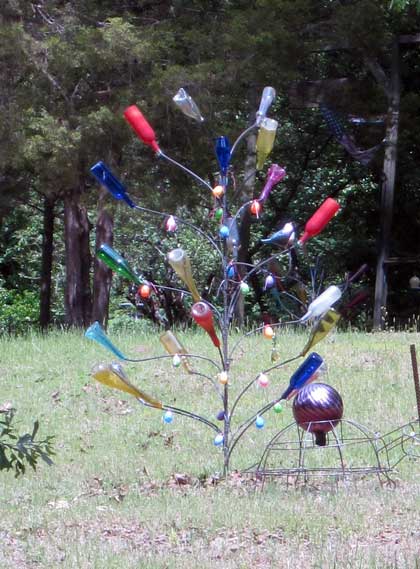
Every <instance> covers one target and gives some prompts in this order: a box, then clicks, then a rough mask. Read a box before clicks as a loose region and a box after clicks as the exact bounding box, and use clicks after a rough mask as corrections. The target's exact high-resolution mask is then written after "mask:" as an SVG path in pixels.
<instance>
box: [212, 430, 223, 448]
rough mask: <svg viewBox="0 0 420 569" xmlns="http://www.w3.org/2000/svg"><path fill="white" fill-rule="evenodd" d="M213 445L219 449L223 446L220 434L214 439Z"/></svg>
mask: <svg viewBox="0 0 420 569" xmlns="http://www.w3.org/2000/svg"><path fill="white" fill-rule="evenodd" d="M213 444H214V446H216V447H220V446H221V445H222V444H223V435H222V434H221V433H219V434H218V435H216V436H215V437H214V441H213Z"/></svg>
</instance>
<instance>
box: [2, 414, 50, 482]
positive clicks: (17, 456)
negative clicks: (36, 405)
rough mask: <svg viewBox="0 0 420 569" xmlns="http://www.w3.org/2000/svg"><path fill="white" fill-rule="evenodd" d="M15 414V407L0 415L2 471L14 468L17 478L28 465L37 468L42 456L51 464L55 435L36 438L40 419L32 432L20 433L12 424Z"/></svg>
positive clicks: (23, 472)
mask: <svg viewBox="0 0 420 569" xmlns="http://www.w3.org/2000/svg"><path fill="white" fill-rule="evenodd" d="M14 415H15V409H13V408H11V409H7V410H6V411H3V412H2V415H0V471H1V470H14V472H15V477H16V478H17V477H18V476H20V475H22V474H25V472H26V467H27V465H29V466H31V467H32V468H33V469H34V470H36V467H37V465H38V460H39V459H40V458H41V459H42V460H43V461H44V462H46V463H47V464H48V465H49V466H51V465H52V464H53V462H52V460H51V458H50V456H52V455H54V454H55V453H54V450H53V445H52V440H53V438H54V437H52V436H48V437H46V438H45V439H43V440H38V441H36V440H35V437H36V435H37V432H38V429H39V423H38V421H35V422H34V425H33V429H32V433H25V434H24V435H19V434H18V432H17V430H16V426H15V425H12V422H13V419H14Z"/></svg>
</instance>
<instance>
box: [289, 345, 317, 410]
mask: <svg viewBox="0 0 420 569" xmlns="http://www.w3.org/2000/svg"><path fill="white" fill-rule="evenodd" d="M323 363H324V360H323V359H322V358H321V356H320V355H319V354H317V353H316V352H312V353H311V354H309V356H308V357H307V358H306V360H305V361H304V362H303V363H302V364H301V365H300V366H299V367H298V368H297V370H296V371H295V373H294V374H293V375H292V377H291V378H290V382H289V387H288V388H287V389H286V391H285V392H284V393H283V395H282V396H281V397H280V399H287V398H288V397H289V395H290V394H291V393H292V392H293V391H294V390H295V389H301V388H302V387H303V386H304V385H305V384H306V383H307V382H308V381H309V380H310V379H311V377H312V376H313V375H314V373H316V372H317V371H318V370H319V368H320V367H321V366H322V364H323Z"/></svg>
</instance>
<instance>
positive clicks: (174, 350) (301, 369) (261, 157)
mask: <svg viewBox="0 0 420 569" xmlns="http://www.w3.org/2000/svg"><path fill="white" fill-rule="evenodd" d="M274 99H275V90H274V89H273V88H272V87H265V88H264V90H263V93H262V97H261V102H260V105H259V109H258V111H257V113H256V117H255V121H254V123H253V124H252V125H251V126H250V127H249V128H247V129H246V130H245V131H244V132H242V133H241V134H240V136H239V137H238V138H237V140H236V142H235V143H234V144H233V145H232V146H231V145H230V142H229V140H228V138H227V137H226V136H220V137H218V138H217V139H216V143H215V155H216V159H217V163H218V166H219V178H218V183H217V184H216V186H215V187H212V186H211V185H210V183H209V182H207V181H206V180H204V179H203V178H201V177H200V176H199V175H198V174H196V173H195V172H193V171H191V170H190V169H189V168H187V167H186V166H184V165H183V164H180V163H179V162H177V161H175V160H173V159H172V158H171V157H169V156H168V155H167V154H165V153H164V151H163V150H162V149H161V148H160V146H159V144H158V142H157V137H156V134H155V132H154V130H153V128H152V127H151V126H150V124H149V123H148V121H147V119H146V118H145V117H144V115H143V114H142V112H141V111H140V109H138V108H137V107H136V106H135V105H132V106H130V107H128V108H127V109H126V110H125V112H124V117H125V119H126V120H127V122H128V124H129V125H130V126H131V127H132V129H133V130H134V132H135V133H136V134H137V136H138V137H139V138H140V139H141V140H142V141H143V143H144V144H146V145H147V146H149V147H150V148H151V150H152V151H153V152H154V154H155V156H156V157H157V158H159V159H164V160H166V161H168V162H170V163H171V164H172V165H173V166H175V167H177V168H181V169H182V170H183V171H184V172H185V173H186V174H188V175H189V176H192V177H193V178H194V179H195V181H196V182H198V183H199V184H201V185H202V186H203V187H204V188H206V191H208V192H210V193H211V195H212V196H213V198H214V200H215V202H216V208H215V219H216V220H217V221H219V223H220V226H219V228H218V232H217V234H216V235H211V234H209V233H206V232H205V231H203V230H202V229H201V228H200V227H197V226H195V225H194V224H192V223H191V222H189V221H187V220H185V219H182V218H179V217H177V216H176V215H173V214H171V213H166V212H158V211H154V210H151V209H148V208H146V207H143V206H140V205H137V204H135V203H134V201H133V200H132V199H131V198H130V196H129V195H128V192H127V190H126V188H125V187H124V185H123V184H122V183H121V182H120V181H119V179H118V177H117V176H116V175H115V174H113V173H112V172H111V171H110V169H109V168H108V167H107V166H106V165H105V164H104V163H103V162H98V163H97V164H95V165H94V166H93V167H92V168H91V173H92V174H93V176H95V178H96V179H97V181H98V182H99V183H100V184H101V185H102V186H104V187H105V188H106V189H107V190H108V191H109V192H110V193H111V194H112V195H113V196H114V198H116V199H117V200H121V201H122V202H125V203H126V205H127V206H129V207H130V208H132V209H134V210H135V211H138V212H139V213H146V214H152V215H155V216H158V217H159V216H160V217H163V218H164V219H165V227H166V230H167V231H175V230H176V229H177V227H178V225H184V226H187V227H189V228H190V229H192V230H193V231H195V232H196V233H197V235H198V236H200V238H202V239H204V240H206V241H207V243H208V244H209V245H210V246H211V247H212V248H214V250H215V251H216V252H217V255H218V257H219V259H220V286H219V287H218V291H217V294H216V296H215V298H214V299H208V298H207V297H206V298H205V299H203V298H202V297H201V295H200V292H199V290H198V287H197V285H196V282H195V279H194V275H193V271H192V268H191V263H190V257H189V252H188V251H186V250H184V249H182V248H176V249H173V250H171V251H168V252H167V261H168V263H169V265H170V266H171V267H172V268H173V270H174V272H175V273H176V275H177V277H178V278H179V280H180V281H181V282H182V283H183V288H182V289H175V290H178V291H179V290H182V291H183V292H184V293H186V294H189V295H190V296H191V298H192V307H191V318H192V320H194V321H195V322H196V323H197V325H198V326H200V327H201V328H203V330H205V331H206V333H207V334H208V336H209V341H211V342H212V344H213V345H214V347H215V348H216V349H217V351H218V354H219V356H218V361H216V360H214V359H213V358H211V357H208V356H206V355H202V354H193V353H189V352H188V351H187V350H186V349H185V348H184V347H183V346H182V344H181V343H180V342H179V340H178V338H177V337H176V335H175V334H174V333H173V331H171V330H166V331H165V332H164V333H163V334H162V335H161V336H160V341H161V343H162V345H163V347H164V348H165V350H166V352H167V354H165V355H162V356H158V357H157V358H153V359H160V358H172V363H173V365H174V367H178V366H183V368H184V370H185V371H186V372H187V373H188V374H191V375H198V376H200V377H205V378H207V379H208V380H210V381H211V382H212V384H213V387H214V389H215V395H216V396H217V397H219V398H220V399H221V403H222V405H221V406H222V410H220V411H219V412H218V413H217V419H218V421H217V422H216V421H214V420H212V419H210V418H208V417H204V416H203V415H200V414H196V413H193V412H191V411H188V410H185V409H181V408H178V407H174V406H172V405H168V404H165V403H164V402H162V401H160V400H159V399H158V398H156V397H155V396H152V395H149V394H147V393H145V392H144V391H143V390H142V389H140V388H138V387H136V386H134V385H133V384H132V383H130V381H129V380H128V378H127V376H126V374H125V371H124V370H123V368H122V367H121V365H120V364H119V363H115V362H114V363H111V364H109V365H107V364H100V365H98V366H96V367H95V368H94V370H93V377H94V378H95V379H96V380H98V381H100V382H102V383H104V384H105V385H108V386H109V387H112V388H114V389H119V390H121V391H124V392H126V393H129V394H130V395H132V396H134V397H136V399H138V400H139V401H140V402H141V403H142V404H144V405H146V406H149V407H153V408H155V409H157V410H160V412H162V413H163V420H164V421H165V422H166V423H171V422H172V420H173V417H174V414H180V415H184V416H187V417H189V418H191V419H193V420H197V421H200V422H201V423H203V424H205V425H206V426H207V427H209V428H210V429H212V430H213V432H214V434H213V436H214V438H213V442H214V444H215V445H216V446H220V447H222V448H223V470H224V473H225V474H226V473H227V472H228V471H229V467H230V461H231V457H232V453H233V450H234V449H235V447H236V446H237V444H238V442H239V441H240V440H241V438H242V436H243V435H244V433H245V432H246V431H247V430H248V429H249V428H250V427H251V426H253V425H254V426H255V427H256V428H257V429H261V428H263V427H264V421H265V420H264V415H265V413H267V411H268V410H270V409H271V408H274V411H275V412H280V411H281V401H282V400H284V399H289V398H290V397H292V396H293V395H295V394H296V393H297V392H298V391H299V390H300V389H301V388H302V387H304V386H305V385H307V384H308V383H309V382H311V381H312V380H313V379H314V378H316V377H317V374H318V372H319V371H320V369H321V367H322V365H323V360H322V358H321V357H320V356H319V355H318V354H316V353H315V352H312V353H309V352H310V350H311V349H312V348H313V347H314V346H315V345H316V344H317V343H318V342H319V341H320V340H322V339H323V338H324V337H325V336H326V335H327V334H328V333H329V332H330V330H331V329H332V328H333V327H334V326H335V325H336V324H337V322H338V320H339V318H340V314H339V312H337V311H336V310H335V309H334V308H333V304H335V303H337V302H338V301H339V300H340V298H341V296H342V293H343V292H344V290H345V289H346V288H347V286H348V284H349V283H350V282H351V280H352V279H353V278H354V277H355V276H356V275H354V276H353V277H350V278H348V279H347V280H346V282H345V283H344V284H341V285H340V286H336V285H333V286H330V287H329V288H327V289H326V290H325V291H324V292H323V293H322V294H321V295H320V296H318V298H315V299H314V300H313V301H312V302H311V303H310V304H309V305H308V306H306V304H305V303H303V310H302V313H303V312H305V310H306V313H305V314H304V315H303V316H302V317H301V318H300V319H299V318H298V319H295V322H301V323H305V325H307V324H306V323H307V322H309V323H310V326H311V330H310V335H309V339H308V341H307V343H306V345H305V346H304V347H303V349H302V350H301V352H300V353H299V354H297V355H295V356H294V357H291V358H289V359H287V360H285V361H279V353H278V350H277V338H276V330H277V327H278V326H279V324H272V325H268V324H265V325H264V326H261V327H258V328H256V329H255V330H254V331H253V332H262V334H263V335H264V336H265V337H266V338H269V339H271V341H272V342H273V346H272V353H271V365H270V366H269V367H267V369H264V370H262V371H261V372H259V373H258V374H257V375H256V376H255V377H252V378H249V379H248V380H247V381H246V382H245V385H244V387H243V388H242V389H241V391H240V392H239V394H238V395H236V397H235V398H231V397H230V372H231V366H232V365H233V363H234V353H235V350H236V349H237V347H238V342H236V343H235V344H234V345H233V346H230V343H229V332H230V327H231V324H232V319H233V316H234V313H235V307H236V304H237V302H238V300H239V298H240V296H241V295H244V296H245V295H247V294H248V293H249V292H250V285H249V282H250V278H251V277H255V276H257V277H258V278H261V279H262V281H263V284H264V290H272V289H274V288H275V285H276V279H275V275H273V274H271V272H270V270H269V267H270V263H271V262H272V261H273V260H276V259H278V258H279V257H282V256H290V255H291V253H292V252H293V253H294V254H296V252H299V250H301V248H302V246H303V244H306V243H307V241H308V240H309V239H310V238H311V237H313V236H315V235H317V234H318V233H320V232H321V231H322V229H323V228H324V227H325V226H326V225H327V223H328V222H329V221H330V220H331V219H332V218H333V217H334V215H335V214H336V213H337V211H338V209H339V204H338V203H337V202H336V201H335V200H334V199H332V198H330V197H329V198H327V199H326V200H325V201H324V202H323V203H322V204H321V206H320V207H319V209H318V210H317V211H316V212H315V213H314V214H313V215H312V217H311V218H310V219H309V220H308V222H307V223H306V225H305V227H304V230H303V231H302V234H301V236H300V237H299V238H297V235H296V232H297V227H296V226H295V224H294V223H293V222H288V223H286V224H285V225H284V227H282V228H279V229H278V230H277V231H275V232H274V233H273V234H272V235H268V236H266V237H265V238H264V239H263V240H262V241H263V242H264V243H265V244H266V246H267V247H268V246H269V247H272V254H271V255H270V256H269V257H268V258H267V259H264V260H263V261H261V262H258V263H257V264H255V265H252V266H249V265H246V266H244V265H242V266H239V265H240V264H239V263H238V255H237V253H238V247H239V246H240V242H239V232H238V224H239V223H240V221H241V218H242V216H243V214H244V213H245V212H246V210H249V212H250V213H251V215H253V216H255V217H256V218H257V219H259V218H260V215H261V213H262V210H263V207H264V203H265V201H266V200H267V198H268V196H269V194H270V192H271V191H272V189H273V188H274V186H275V185H276V184H279V183H280V182H281V181H282V180H283V179H284V177H285V176H286V170H285V168H283V167H282V166H279V165H278V164H272V165H271V166H270V167H269V168H268V171H267V176H266V180H265V183H264V185H263V188H262V190H261V192H260V194H259V195H258V197H255V198H254V199H252V200H250V201H248V202H247V203H244V204H242V205H241V206H240V207H238V209H237V211H236V213H235V214H232V209H233V204H232V203H230V199H229V198H230V194H231V192H230V187H229V179H230V177H229V171H230V167H231V162H232V159H233V157H234V154H235V151H236V149H237V147H238V144H239V143H240V142H241V141H242V140H244V139H245V138H246V137H247V135H248V134H250V133H251V132H252V131H254V130H258V136H257V144H256V150H257V169H259V170H261V169H262V168H263V167H264V164H265V162H266V159H267V157H268V156H269V154H270V152H271V150H272V148H273V144H274V140H275V135H276V129H277V126H278V123H277V121H276V120H274V119H272V118H269V117H267V113H268V110H269V108H270V106H271V104H272V102H273V100H274ZM173 102H174V103H175V105H176V106H177V107H178V108H179V109H180V110H181V111H182V112H183V113H184V114H185V115H187V116H188V117H190V118H191V119H193V120H196V121H198V122H202V121H203V120H204V119H203V117H202V115H201V112H200V110H199V108H198V106H197V104H196V103H195V102H194V101H193V99H192V98H191V97H190V96H189V94H188V93H187V92H186V91H185V89H180V90H179V91H178V92H177V93H176V95H175V96H174V98H173ZM97 255H98V257H99V258H100V259H101V260H102V261H103V262H104V263H105V264H107V265H108V266H109V267H111V268H112V269H113V270H114V271H115V272H117V273H118V274H119V275H120V276H122V277H124V278H126V279H127V280H129V281H131V282H132V283H134V284H135V285H138V286H139V287H140V288H139V294H140V295H141V297H142V298H148V296H149V295H150V294H152V293H153V291H157V290H159V289H165V288H168V287H165V286H162V285H160V284H159V283H155V282H149V281H147V280H146V279H145V278H144V277H143V276H142V275H140V274H138V273H137V272H136V271H134V270H133V269H132V268H131V267H130V265H129V263H128V262H127V261H126V260H125V259H124V258H123V257H122V256H121V255H120V254H119V253H118V252H117V251H115V250H113V249H112V248H111V247H109V246H108V245H106V244H103V245H101V246H100V247H99V250H98V251H97ZM239 269H240V270H239ZM245 270H246V271H247V272H246V273H245V274H244V271H245ZM359 272H360V271H358V273H359ZM184 287H186V289H187V290H185V288H184ZM171 290H174V289H171ZM184 296H185V295H184ZM289 323H290V322H289ZM282 324H284V322H283V323H282ZM86 336H87V337H88V338H90V339H92V340H95V341H96V342H98V343H99V344H101V345H102V346H103V347H104V348H106V349H108V350H109V351H111V352H112V354H113V355H114V356H115V357H116V358H118V359H120V360H125V361H128V362H144V361H146V360H145V359H132V358H129V357H127V356H126V355H125V354H124V353H123V352H122V351H121V350H120V349H118V348H117V347H116V346H115V345H114V344H113V343H112V342H111V341H110V340H109V338H108V337H107V335H106V334H105V332H104V330H103V329H102V328H101V326H100V325H99V323H97V322H96V323H95V324H93V325H92V326H91V327H90V328H89V329H88V330H87V332H86ZM308 354H309V355H308ZM305 357H306V359H304V361H303V362H302V363H301V364H300V365H299V366H298V367H297V369H296V371H295V372H294V373H293V374H292V376H291V378H290V385H289V386H288V387H287V388H286V389H285V390H284V392H283V393H282V395H279V396H278V397H276V398H275V399H273V400H272V401H271V402H269V403H268V404H266V405H264V406H263V407H262V408H260V409H258V410H256V411H255V412H254V413H253V414H252V415H251V416H250V417H248V419H246V420H245V421H243V422H242V423H240V424H239V425H238V424H236V423H235V412H236V411H237V409H238V405H239V404H240V402H241V399H242V397H243V396H244V394H245V393H246V392H247V391H248V390H249V389H250V388H251V387H252V386H253V385H258V386H259V387H262V388H264V387H266V386H267V385H268V383H269V374H270V373H271V372H272V371H273V370H276V369H278V368H280V367H281V366H284V365H285V364H286V363H290V362H293V361H294V360H298V359H300V358H305ZM149 359H150V358H149ZM203 361H205V362H207V363H210V364H211V366H212V367H214V369H215V374H214V376H209V375H206V374H204V373H201V372H200V371H199V364H200V362H203ZM218 408H219V409H220V407H218Z"/></svg>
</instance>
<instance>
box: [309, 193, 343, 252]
mask: <svg viewBox="0 0 420 569" xmlns="http://www.w3.org/2000/svg"><path fill="white" fill-rule="evenodd" d="M339 209H340V204H339V203H338V202H336V201H335V200H334V199H333V198H327V199H326V200H325V202H324V203H323V204H322V205H321V206H320V207H319V208H318V209H317V210H316V212H315V213H314V214H313V216H312V217H311V218H310V219H308V221H307V222H306V225H305V231H304V232H303V235H302V237H301V238H300V239H299V243H301V244H302V243H305V241H307V240H308V239H310V238H311V237H314V236H315V235H318V233H320V232H321V231H322V230H323V229H324V227H325V226H326V225H327V223H328V222H329V221H330V219H332V218H333V217H334V215H335V214H336V213H337V211H338V210H339Z"/></svg>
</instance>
